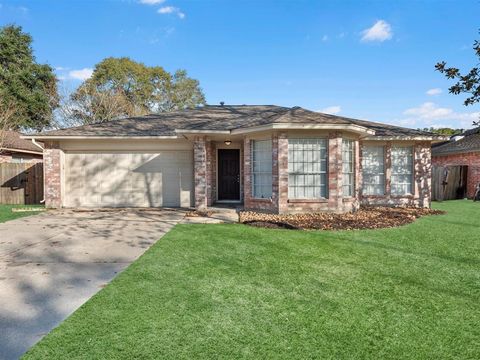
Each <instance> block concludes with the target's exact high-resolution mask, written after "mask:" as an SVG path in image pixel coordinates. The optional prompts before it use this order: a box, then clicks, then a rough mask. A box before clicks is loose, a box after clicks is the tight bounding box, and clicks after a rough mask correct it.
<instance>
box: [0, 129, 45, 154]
mask: <svg viewBox="0 0 480 360" xmlns="http://www.w3.org/2000/svg"><path fill="white" fill-rule="evenodd" d="M20 135H21V134H20V133H18V132H16V131H10V130H5V131H3V132H2V131H0V140H1V144H0V145H1V147H2V148H5V149H10V150H19V151H20V152H21V151H22V150H23V151H32V152H37V153H41V152H42V149H40V148H39V147H38V146H35V145H34V144H33V143H32V142H31V141H30V140H25V139H22V138H20Z"/></svg>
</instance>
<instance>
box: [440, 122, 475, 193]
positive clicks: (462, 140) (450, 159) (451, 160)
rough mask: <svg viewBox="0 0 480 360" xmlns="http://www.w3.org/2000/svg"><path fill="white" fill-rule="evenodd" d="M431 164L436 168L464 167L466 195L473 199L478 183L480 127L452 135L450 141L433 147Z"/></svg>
mask: <svg viewBox="0 0 480 360" xmlns="http://www.w3.org/2000/svg"><path fill="white" fill-rule="evenodd" d="M432 163H433V165H437V166H448V167H451V166H464V167H465V170H466V182H465V183H466V195H467V197H468V198H473V196H474V194H475V188H476V186H477V185H478V184H479V183H480V127H477V128H475V129H470V130H467V131H465V132H464V133H462V134H459V135H454V136H452V137H451V139H450V141H447V142H445V143H442V144H438V146H435V147H433V148H432Z"/></svg>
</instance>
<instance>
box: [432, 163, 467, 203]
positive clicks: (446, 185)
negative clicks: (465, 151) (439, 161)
mask: <svg viewBox="0 0 480 360" xmlns="http://www.w3.org/2000/svg"><path fill="white" fill-rule="evenodd" d="M466 175H467V167H466V166H433V168H432V200H437V201H443V200H454V199H461V198H463V197H464V196H465V190H466Z"/></svg>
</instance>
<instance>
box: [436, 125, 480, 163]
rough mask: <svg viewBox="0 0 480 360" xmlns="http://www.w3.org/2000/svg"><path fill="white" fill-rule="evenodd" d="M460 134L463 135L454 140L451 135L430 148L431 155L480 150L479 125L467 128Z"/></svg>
mask: <svg viewBox="0 0 480 360" xmlns="http://www.w3.org/2000/svg"><path fill="white" fill-rule="evenodd" d="M460 136H464V137H463V138H462V139H459V140H456V141H455V136H453V137H452V140H450V141H448V142H446V143H444V144H441V145H438V146H436V147H434V148H432V156H441V155H448V154H461V153H467V152H475V151H479V152H480V127H478V128H476V129H470V130H467V131H465V132H464V133H463V134H461V135H460Z"/></svg>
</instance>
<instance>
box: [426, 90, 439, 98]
mask: <svg viewBox="0 0 480 360" xmlns="http://www.w3.org/2000/svg"><path fill="white" fill-rule="evenodd" d="M441 93H442V89H440V88H433V89H429V90H427V92H426V94H427V95H430V96H434V95H440V94H441Z"/></svg>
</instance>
